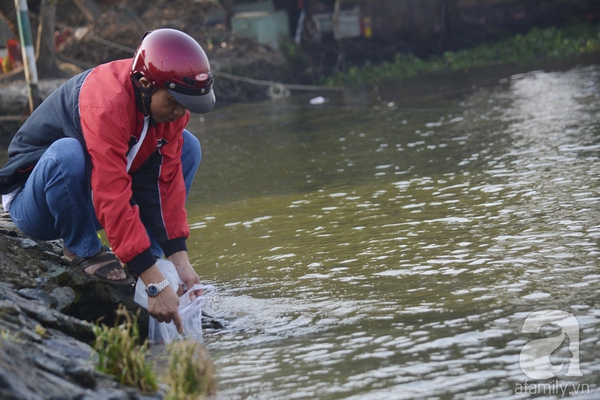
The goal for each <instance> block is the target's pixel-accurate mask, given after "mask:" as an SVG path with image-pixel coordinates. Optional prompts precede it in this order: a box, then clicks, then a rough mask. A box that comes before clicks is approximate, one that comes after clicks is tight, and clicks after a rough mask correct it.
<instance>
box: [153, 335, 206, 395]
mask: <svg viewBox="0 0 600 400" xmlns="http://www.w3.org/2000/svg"><path fill="white" fill-rule="evenodd" d="M167 351H168V360H169V361H168V367H167V370H166V372H165V373H164V375H163V376H162V379H161V380H162V381H163V382H164V383H166V384H167V385H169V387H170V391H169V393H168V394H167V397H166V399H167V400H192V399H203V398H205V397H206V396H211V395H214V394H215V393H216V381H215V378H214V369H213V366H212V362H211V361H210V357H209V354H208V352H207V351H206V348H204V346H202V345H201V344H200V343H198V342H196V341H194V340H182V341H175V342H172V343H171V344H170V345H169V346H168V348H167Z"/></svg>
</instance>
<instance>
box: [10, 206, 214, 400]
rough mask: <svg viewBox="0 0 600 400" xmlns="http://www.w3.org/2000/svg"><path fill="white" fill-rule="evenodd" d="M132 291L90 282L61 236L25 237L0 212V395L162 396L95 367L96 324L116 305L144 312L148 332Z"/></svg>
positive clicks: (109, 319)
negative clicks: (69, 257) (67, 255)
mask: <svg viewBox="0 0 600 400" xmlns="http://www.w3.org/2000/svg"><path fill="white" fill-rule="evenodd" d="M133 293H134V288H133V287H131V288H118V287H114V286H109V285H106V284H104V283H100V282H98V281H94V280H89V279H88V278H87V277H86V275H85V273H83V272H81V271H77V270H74V269H72V268H70V267H69V266H68V264H67V263H66V261H65V260H63V258H62V243H61V242H60V241H50V242H42V241H35V240H32V239H30V238H28V237H25V236H24V235H22V234H21V233H20V232H19V231H18V230H17V229H16V227H15V226H14V225H13V224H12V222H11V221H10V218H9V217H8V216H7V215H6V214H3V215H0V348H1V350H0V399H5V400H13V399H14V400H24V399H32V400H37V399H60V400H68V399H86V400H88V399H89V400H92V399H98V400H108V399H111V400H119V399H124V400H125V399H128V400H136V399H162V398H164V396H165V388H164V387H161V389H160V390H159V392H157V393H152V394H144V393H141V392H140V391H138V390H136V389H134V388H131V387H126V386H123V385H120V384H118V383H117V381H115V380H114V379H113V378H112V377H111V376H108V375H105V374H103V373H100V372H98V371H96V370H95V369H94V353H93V350H92V345H93V341H94V339H95V336H94V333H93V326H94V323H95V322H96V321H98V319H99V318H103V319H102V321H103V323H106V324H107V325H108V326H112V324H114V320H115V318H116V314H115V310H116V309H117V308H118V306H119V304H123V305H125V307H126V308H127V309H128V310H130V311H131V312H133V313H137V312H138V311H139V312H140V317H139V320H138V322H139V325H140V330H141V331H142V335H145V334H146V332H144V329H143V328H144V327H147V326H148V316H147V313H144V311H145V310H144V309H140V307H138V306H137V304H136V303H134V302H133ZM212 322H215V321H212ZM204 323H206V324H208V325H207V327H208V326H214V325H211V321H210V320H209V319H208V318H207V319H206V321H203V324H204ZM215 323H216V322H215Z"/></svg>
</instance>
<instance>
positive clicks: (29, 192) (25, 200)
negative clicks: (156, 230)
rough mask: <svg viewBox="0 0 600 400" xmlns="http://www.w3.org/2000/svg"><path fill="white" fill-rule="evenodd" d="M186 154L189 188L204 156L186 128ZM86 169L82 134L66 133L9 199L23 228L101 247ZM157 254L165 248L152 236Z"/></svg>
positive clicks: (78, 245)
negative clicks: (80, 139) (12, 197)
mask: <svg viewBox="0 0 600 400" xmlns="http://www.w3.org/2000/svg"><path fill="white" fill-rule="evenodd" d="M183 138H184V144H183V148H182V154H181V162H182V167H183V176H184V181H185V188H186V191H187V193H188V194H189V192H190V188H191V186H192V182H193V180H194V176H195V174H196V170H197V169H198V166H199V165H200V161H201V159H202V151H201V148H200V141H199V140H198V139H197V138H196V137H195V136H194V135H192V134H191V133H190V132H189V131H187V130H184V131H183ZM89 187H90V185H89V182H88V177H87V174H86V171H85V156H84V151H83V148H82V147H81V144H80V143H79V141H78V140H77V139H73V138H62V139H59V140H57V141H56V142H54V143H52V145H51V146H50V147H49V148H48V149H47V150H46V152H45V153H44V154H43V155H42V157H41V158H40V160H39V161H38V163H37V164H36V166H35V168H34V169H33V171H32V173H31V175H30V176H29V178H28V179H27V182H26V183H25V186H24V187H23V189H22V190H21V191H20V192H19V194H17V196H16V197H15V198H14V199H13V201H12V203H11V204H10V209H9V212H10V216H11V218H12V220H13V222H14V223H15V225H16V226H17V228H19V229H20V230H21V231H22V232H23V233H25V234H26V235H28V236H31V237H32V238H35V239H38V240H54V239H63V241H64V245H65V247H66V248H67V249H69V250H70V251H72V252H73V253H75V254H77V255H78V256H80V257H92V256H93V255H95V254H96V253H98V252H99V251H100V249H101V248H102V242H101V241H100V239H99V238H98V231H99V230H101V229H102V226H101V225H100V222H98V219H97V218H96V213H95V211H94V205H93V204H92V195H91V192H90V190H89ZM150 240H151V242H152V247H151V248H152V254H154V255H155V256H156V257H162V255H163V251H162V249H161V247H160V245H159V244H158V243H156V241H155V240H153V238H152V235H150Z"/></svg>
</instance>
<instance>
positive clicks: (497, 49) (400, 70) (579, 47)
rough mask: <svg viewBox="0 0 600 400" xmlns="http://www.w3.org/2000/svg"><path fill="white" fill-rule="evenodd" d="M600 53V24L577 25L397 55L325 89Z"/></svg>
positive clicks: (336, 80)
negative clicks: (434, 52)
mask: <svg viewBox="0 0 600 400" xmlns="http://www.w3.org/2000/svg"><path fill="white" fill-rule="evenodd" d="M599 50H600V24H598V25H589V24H576V25H572V26H569V27H566V28H562V29H557V28H548V29H537V28H535V29H532V30H531V31H530V32H529V33H527V34H525V35H520V34H519V35H516V36H514V37H511V38H508V39H505V40H501V41H498V42H496V43H492V44H483V45H480V46H477V47H474V48H471V49H465V50H459V51H454V52H452V51H447V52H445V53H444V54H443V56H441V57H431V58H430V59H428V60H423V59H420V58H418V57H415V56H414V55H410V54H409V55H406V54H397V55H396V56H395V58H394V61H393V62H384V63H382V64H378V65H372V64H370V63H366V64H365V65H363V66H360V67H359V66H353V67H351V68H349V69H348V72H347V73H346V74H343V73H337V74H334V75H332V76H330V77H329V78H327V80H326V85H329V86H336V85H355V84H361V83H373V82H380V81H385V80H402V79H406V78H410V77H414V76H416V75H418V74H421V73H435V72H441V71H447V70H454V71H456V70H465V71H467V72H468V69H469V68H474V67H481V66H486V65H493V64H500V63H511V62H526V61H531V60H536V59H544V58H547V59H548V58H569V57H577V56H580V55H583V54H591V53H595V52H598V51H599Z"/></svg>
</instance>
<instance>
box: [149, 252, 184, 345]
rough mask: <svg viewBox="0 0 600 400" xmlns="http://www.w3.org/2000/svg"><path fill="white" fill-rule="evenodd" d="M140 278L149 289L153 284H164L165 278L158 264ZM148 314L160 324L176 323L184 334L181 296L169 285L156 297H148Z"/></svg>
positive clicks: (178, 329)
mask: <svg viewBox="0 0 600 400" xmlns="http://www.w3.org/2000/svg"><path fill="white" fill-rule="evenodd" d="M140 278H141V279H142V281H143V282H144V284H145V285H146V287H148V285H149V284H151V283H159V282H162V281H163V280H164V279H165V277H164V275H163V274H162V272H160V269H159V268H158V266H157V265H156V264H154V265H153V266H151V267H150V268H148V269H147V270H145V271H144V272H142V273H141V274H140ZM148 314H150V315H151V316H152V317H154V318H156V320H157V321H158V322H167V323H169V322H171V321H173V322H175V326H176V327H177V331H178V332H179V333H180V334H181V333H183V326H182V324H181V317H180V316H179V296H178V295H177V293H175V290H174V289H173V288H172V287H171V285H168V286H167V287H166V288H164V289H163V290H162V291H161V292H160V293H159V294H158V296H156V297H150V296H148Z"/></svg>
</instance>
